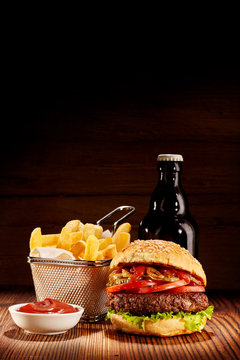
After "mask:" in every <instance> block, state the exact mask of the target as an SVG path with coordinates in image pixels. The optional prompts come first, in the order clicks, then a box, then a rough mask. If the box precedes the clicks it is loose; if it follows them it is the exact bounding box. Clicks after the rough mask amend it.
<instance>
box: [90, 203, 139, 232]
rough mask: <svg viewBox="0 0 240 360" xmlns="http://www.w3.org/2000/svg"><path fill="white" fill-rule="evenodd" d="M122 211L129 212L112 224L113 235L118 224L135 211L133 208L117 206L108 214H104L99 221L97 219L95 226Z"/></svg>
mask: <svg viewBox="0 0 240 360" xmlns="http://www.w3.org/2000/svg"><path fill="white" fill-rule="evenodd" d="M123 210H129V211H128V212H127V213H126V214H125V215H123V216H122V217H121V218H120V219H118V220H116V221H115V222H114V224H113V234H114V233H115V231H116V228H117V227H118V224H119V223H120V222H121V221H122V220H124V219H126V218H127V217H128V216H129V215H131V214H132V213H133V212H134V211H135V207H134V206H128V205H123V206H119V207H117V208H116V209H114V210H112V211H110V212H109V213H108V214H106V215H105V216H103V217H102V218H101V219H99V220H98V221H97V222H96V224H97V225H100V224H101V223H102V222H104V221H105V220H106V219H109V218H110V217H111V216H112V215H114V214H115V213H116V212H118V211H120V212H121V211H123Z"/></svg>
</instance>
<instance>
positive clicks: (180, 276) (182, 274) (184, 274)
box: [177, 270, 190, 284]
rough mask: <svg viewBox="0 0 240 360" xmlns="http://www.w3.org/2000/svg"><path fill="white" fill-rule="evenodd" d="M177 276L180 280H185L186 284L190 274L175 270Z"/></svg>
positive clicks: (188, 281)
mask: <svg viewBox="0 0 240 360" xmlns="http://www.w3.org/2000/svg"><path fill="white" fill-rule="evenodd" d="M177 276H178V277H179V279H180V280H185V281H186V283H187V284H189V283H190V274H187V273H185V272H184V271H180V270H178V271H177Z"/></svg>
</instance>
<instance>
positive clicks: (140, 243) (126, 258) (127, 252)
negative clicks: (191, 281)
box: [110, 240, 207, 286]
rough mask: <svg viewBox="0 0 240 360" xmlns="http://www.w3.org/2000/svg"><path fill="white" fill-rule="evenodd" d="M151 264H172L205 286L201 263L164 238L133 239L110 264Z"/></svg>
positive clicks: (113, 265) (113, 266)
mask: <svg viewBox="0 0 240 360" xmlns="http://www.w3.org/2000/svg"><path fill="white" fill-rule="evenodd" d="M131 263H132V264H134V263H135V264H137V263H141V264H148V265H150V264H152V265H154V264H155V265H165V266H172V267H175V268H177V269H180V270H185V271H188V272H190V273H191V274H193V275H196V276H198V277H199V278H201V279H202V280H203V282H204V285H205V286H206V283H207V280H206V275H205V272H204V270H203V268H202V265H201V264H200V262H199V261H198V260H196V259H195V258H194V257H193V256H192V255H191V254H190V253H189V251H188V250H186V249H185V248H182V247H181V246H180V245H178V244H176V243H174V242H172V241H166V240H135V241H134V242H132V243H130V244H129V245H128V246H127V247H126V248H125V249H123V250H122V251H120V252H119V253H118V254H117V255H116V256H115V257H114V258H113V259H112V262H111V264H110V268H111V269H115V268H117V267H118V266H120V265H124V264H131Z"/></svg>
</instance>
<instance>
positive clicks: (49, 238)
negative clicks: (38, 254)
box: [42, 234, 60, 247]
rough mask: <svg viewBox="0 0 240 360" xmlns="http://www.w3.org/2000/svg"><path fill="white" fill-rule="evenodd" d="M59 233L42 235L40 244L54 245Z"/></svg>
mask: <svg viewBox="0 0 240 360" xmlns="http://www.w3.org/2000/svg"><path fill="white" fill-rule="evenodd" d="M59 237H60V234H47V235H42V246H43V247H45V246H50V247H56V246H57V243H58V240H59Z"/></svg>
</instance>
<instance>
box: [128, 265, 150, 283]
mask: <svg viewBox="0 0 240 360" xmlns="http://www.w3.org/2000/svg"><path fill="white" fill-rule="evenodd" d="M145 270H146V266H143V265H139V266H132V267H131V269H130V272H131V273H134V274H135V275H134V276H133V277H131V280H130V283H132V282H135V281H138V280H139V279H140V278H141V277H142V276H143V275H144V273H145Z"/></svg>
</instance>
